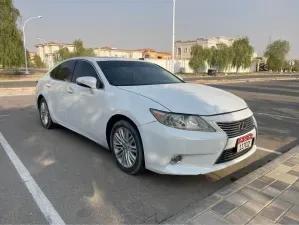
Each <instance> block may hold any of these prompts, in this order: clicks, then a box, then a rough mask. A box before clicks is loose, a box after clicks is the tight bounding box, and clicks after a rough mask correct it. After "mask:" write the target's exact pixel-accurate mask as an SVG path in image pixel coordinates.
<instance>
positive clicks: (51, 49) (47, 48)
mask: <svg viewBox="0 0 299 225" xmlns="http://www.w3.org/2000/svg"><path fill="white" fill-rule="evenodd" d="M35 47H36V54H37V55H39V56H40V58H41V60H42V61H43V62H44V63H45V64H46V65H47V67H48V68H51V67H52V66H54V55H55V54H56V53H57V51H58V50H59V49H61V48H68V50H69V51H70V52H73V51H74V45H73V44H67V43H56V42H53V41H51V42H49V43H44V44H36V45H35Z"/></svg>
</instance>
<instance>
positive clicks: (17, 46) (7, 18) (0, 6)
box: [0, 0, 24, 69]
mask: <svg viewBox="0 0 299 225" xmlns="http://www.w3.org/2000/svg"><path fill="white" fill-rule="evenodd" d="M19 19H20V12H19V10H18V9H16V8H15V7H14V4H13V1H12V0H1V1H0V66H1V67H2V68H4V69H6V68H13V67H19V66H21V65H23V63H24V48H23V41H22V32H21V31H20V29H19V28H18V27H17V22H18V20H19Z"/></svg>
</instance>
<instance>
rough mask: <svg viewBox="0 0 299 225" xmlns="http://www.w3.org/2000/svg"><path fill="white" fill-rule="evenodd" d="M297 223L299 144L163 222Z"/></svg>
mask: <svg viewBox="0 0 299 225" xmlns="http://www.w3.org/2000/svg"><path fill="white" fill-rule="evenodd" d="M187 223H188V224H194V225H195V224H205V225H208V224H211V225H212V224H213V225H218V224H252V225H255V224H299V146H297V147H295V148H293V149H291V150H290V151H288V152H286V153H285V154H283V155H281V156H279V157H278V158H276V159H275V160H273V161H272V162H270V163H268V164H266V165H265V166H263V167H261V168H259V169H257V170H256V171H254V172H252V173H250V174H248V175H246V176H245V177H243V178H241V179H239V180H237V181H236V182H234V183H232V184H230V185H228V186H226V187H224V188H223V189H221V190H219V191H217V192H216V193H214V194H213V195H211V196H209V197H207V198H206V199H204V200H202V201H200V202H198V203H196V205H193V206H191V207H189V208H188V209H186V210H184V211H183V212H181V213H179V214H177V215H175V216H173V217H171V218H170V219H168V220H167V221H165V222H164V224H187Z"/></svg>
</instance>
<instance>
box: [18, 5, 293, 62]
mask: <svg viewBox="0 0 299 225" xmlns="http://www.w3.org/2000/svg"><path fill="white" fill-rule="evenodd" d="M15 6H16V7H17V8H18V9H19V10H20V12H21V15H22V23H23V22H24V21H25V20H26V19H27V18H29V17H31V16H38V15H41V16H43V18H42V19H41V20H32V21H30V22H29V23H28V24H27V25H26V38H27V48H29V49H30V50H31V51H32V50H34V44H35V43H36V42H37V41H36V37H41V38H44V39H46V40H47V41H59V42H70V43H71V42H72V41H73V40H74V39H76V38H81V39H82V40H83V41H84V45H85V46H86V47H102V46H110V47H116V48H124V49H137V48H154V49H157V50H159V51H171V41H172V0H15ZM298 10H299V0H177V17H176V40H192V39H196V38H199V37H211V36H229V37H236V36H237V35H240V36H248V37H249V39H250V42H251V44H252V45H253V46H254V48H255V51H256V52H257V53H258V54H259V55H261V54H263V51H264V49H265V47H266V45H267V44H268V43H269V40H271V39H272V40H276V39H285V40H288V41H290V42H291V45H292V51H291V52H290V56H291V57H292V58H299V28H298V21H299V13H298V12H299V11H298Z"/></svg>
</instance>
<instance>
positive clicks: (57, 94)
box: [51, 60, 76, 125]
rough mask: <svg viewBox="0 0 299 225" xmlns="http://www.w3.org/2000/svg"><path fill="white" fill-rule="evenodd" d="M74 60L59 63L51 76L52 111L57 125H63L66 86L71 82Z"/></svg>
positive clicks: (65, 106) (66, 93)
mask: <svg viewBox="0 0 299 225" xmlns="http://www.w3.org/2000/svg"><path fill="white" fill-rule="evenodd" d="M75 64H76V60H69V61H66V62H63V63H61V64H60V65H58V66H57V67H56V70H55V74H54V75H53V77H52V79H53V82H52V83H53V85H51V88H52V90H53V95H54V96H53V103H54V104H53V110H54V116H55V119H56V120H57V122H58V123H61V124H62V125H64V124H65V117H66V108H67V105H68V102H67V96H68V92H67V89H66V87H67V84H68V83H70V82H71V79H72V74H73V70H74V67H75Z"/></svg>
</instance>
